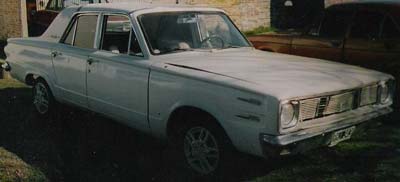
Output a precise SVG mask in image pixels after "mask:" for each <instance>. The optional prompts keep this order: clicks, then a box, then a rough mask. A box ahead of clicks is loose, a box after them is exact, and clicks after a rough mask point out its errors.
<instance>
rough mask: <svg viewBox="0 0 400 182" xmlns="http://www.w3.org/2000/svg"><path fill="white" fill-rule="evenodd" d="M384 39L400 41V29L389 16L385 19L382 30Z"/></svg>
mask: <svg viewBox="0 0 400 182" xmlns="http://www.w3.org/2000/svg"><path fill="white" fill-rule="evenodd" d="M382 38H384V39H400V31H399V27H398V26H397V25H396V23H395V22H394V21H393V19H392V18H391V17H389V16H387V17H386V18H385V21H384V23H383V29H382Z"/></svg>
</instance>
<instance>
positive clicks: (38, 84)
mask: <svg viewBox="0 0 400 182" xmlns="http://www.w3.org/2000/svg"><path fill="white" fill-rule="evenodd" d="M32 95H33V106H34V109H35V111H36V113H37V114H38V115H39V116H48V115H49V113H50V111H51V110H52V109H53V107H54V98H53V94H52V93H51V90H50V88H49V86H48V85H47V83H46V82H45V81H44V80H43V79H40V78H39V79H37V80H35V83H34V85H33V87H32Z"/></svg>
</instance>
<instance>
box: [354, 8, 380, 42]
mask: <svg viewBox="0 0 400 182" xmlns="http://www.w3.org/2000/svg"><path fill="white" fill-rule="evenodd" d="M383 18H384V15H383V14H382V13H378V12H370V11H361V12H358V13H357V14H356V16H355V18H354V22H353V26H352V28H351V34H350V37H351V38H357V39H373V38H377V37H378V36H379V31H380V28H381V24H382V21H383Z"/></svg>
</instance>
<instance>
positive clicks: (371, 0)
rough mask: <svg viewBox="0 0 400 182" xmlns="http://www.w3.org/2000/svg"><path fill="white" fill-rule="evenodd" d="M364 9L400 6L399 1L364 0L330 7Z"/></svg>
mask: <svg viewBox="0 0 400 182" xmlns="http://www.w3.org/2000/svg"><path fill="white" fill-rule="evenodd" d="M348 6H352V7H363V6H383V7H393V6H395V7H396V6H400V1H399V0H364V1H354V2H344V3H340V4H334V5H331V6H329V7H328V8H332V7H348Z"/></svg>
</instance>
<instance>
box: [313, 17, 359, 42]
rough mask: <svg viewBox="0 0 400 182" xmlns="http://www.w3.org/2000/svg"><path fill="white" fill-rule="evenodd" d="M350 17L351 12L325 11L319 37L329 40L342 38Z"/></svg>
mask: <svg viewBox="0 0 400 182" xmlns="http://www.w3.org/2000/svg"><path fill="white" fill-rule="evenodd" d="M352 15H353V12H352V11H346V10H335V11H327V12H326V14H325V17H324V20H323V22H322V24H321V29H320V33H319V35H320V36H321V37H329V38H339V37H340V38H341V37H344V35H345V33H346V30H347V27H348V25H349V22H350V20H351V17H352Z"/></svg>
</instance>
